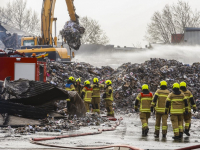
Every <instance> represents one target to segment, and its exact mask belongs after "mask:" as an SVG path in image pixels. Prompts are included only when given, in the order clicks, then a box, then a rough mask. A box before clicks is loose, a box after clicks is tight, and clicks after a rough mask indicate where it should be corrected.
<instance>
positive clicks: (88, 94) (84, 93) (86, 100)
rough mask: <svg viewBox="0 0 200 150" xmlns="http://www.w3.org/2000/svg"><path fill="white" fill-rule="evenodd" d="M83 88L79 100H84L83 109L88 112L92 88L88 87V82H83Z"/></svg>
mask: <svg viewBox="0 0 200 150" xmlns="http://www.w3.org/2000/svg"><path fill="white" fill-rule="evenodd" d="M84 85H85V86H84V88H83V90H82V93H81V98H82V99H83V100H84V104H85V108H86V111H87V112H90V104H91V101H92V90H93V89H92V87H91V86H90V81H88V80H86V81H85V82H84Z"/></svg>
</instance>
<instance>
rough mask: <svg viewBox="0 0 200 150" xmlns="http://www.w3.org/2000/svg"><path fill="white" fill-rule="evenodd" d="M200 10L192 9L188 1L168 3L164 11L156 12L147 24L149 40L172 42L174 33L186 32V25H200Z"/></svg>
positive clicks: (147, 37)
mask: <svg viewBox="0 0 200 150" xmlns="http://www.w3.org/2000/svg"><path fill="white" fill-rule="evenodd" d="M199 25H200V12H198V11H192V9H191V7H190V6H189V4H188V3H187V2H183V1H178V3H177V4H173V5H171V6H169V5H166V6H165V7H164V8H163V10H162V12H158V11H157V12H155V13H154V15H153V17H152V18H151V23H150V24H148V26H147V36H146V39H147V40H148V41H149V42H162V43H171V35H172V34H182V33H184V29H185V27H198V26H199Z"/></svg>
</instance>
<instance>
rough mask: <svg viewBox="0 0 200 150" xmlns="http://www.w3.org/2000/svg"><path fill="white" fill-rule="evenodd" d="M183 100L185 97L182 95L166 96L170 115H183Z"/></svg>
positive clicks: (171, 94) (172, 94)
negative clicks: (169, 106) (169, 105)
mask: <svg viewBox="0 0 200 150" xmlns="http://www.w3.org/2000/svg"><path fill="white" fill-rule="evenodd" d="M184 99H186V97H185V95H184V94H183V93H181V94H179V95H176V94H174V93H170V94H169V95H168V97H167V101H169V102H170V104H171V108H170V113H171V114H183V112H184V109H185V102H184Z"/></svg>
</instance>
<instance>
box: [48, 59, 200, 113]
mask: <svg viewBox="0 0 200 150" xmlns="http://www.w3.org/2000/svg"><path fill="white" fill-rule="evenodd" d="M48 70H49V71H48V79H47V80H48V82H50V83H52V84H55V85H57V86H58V87H62V88H64V85H65V83H66V82H65V81H66V79H67V78H68V77H69V76H74V77H75V78H81V80H82V81H85V80H90V81H92V79H93V78H94V77H98V78H99V80H100V83H104V81H105V80H107V79H110V80H112V81H113V87H114V98H115V102H114V107H115V109H119V110H127V109H128V110H130V111H131V110H132V109H133V105H134V100H135V98H136V96H137V94H138V92H141V85H142V84H148V85H149V87H150V91H152V92H155V91H156V89H157V88H158V86H159V84H160V81H161V80H166V81H167V82H168V88H169V90H171V87H172V84H173V83H174V82H181V81H185V82H186V83H187V86H188V89H189V90H191V92H192V93H193V95H194V99H195V100H197V99H199V96H200V64H199V63H194V64H192V65H188V64H183V63H181V62H178V61H176V60H166V59H159V58H154V59H151V60H148V61H145V62H144V63H142V64H137V63H135V64H131V63H126V64H123V65H121V66H120V67H118V68H117V69H115V70H114V69H112V68H111V67H109V66H106V67H101V68H98V67H94V66H92V65H90V64H87V63H72V64H62V63H59V62H48ZM197 107H198V106H197ZM101 108H102V109H104V103H103V102H102V103H101Z"/></svg>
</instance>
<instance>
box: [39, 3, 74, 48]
mask: <svg viewBox="0 0 200 150" xmlns="http://www.w3.org/2000/svg"><path fill="white" fill-rule="evenodd" d="M65 1H66V4H67V8H68V12H69V16H70V19H71V20H72V21H74V22H76V21H77V17H76V11H75V7H74V3H73V1H74V0H65ZM55 4H56V0H43V6H42V13H41V41H40V44H41V45H52V39H53V35H52V26H53V21H56V20H57V18H54V9H55ZM55 39H56V40H57V38H56V37H55Z"/></svg>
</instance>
